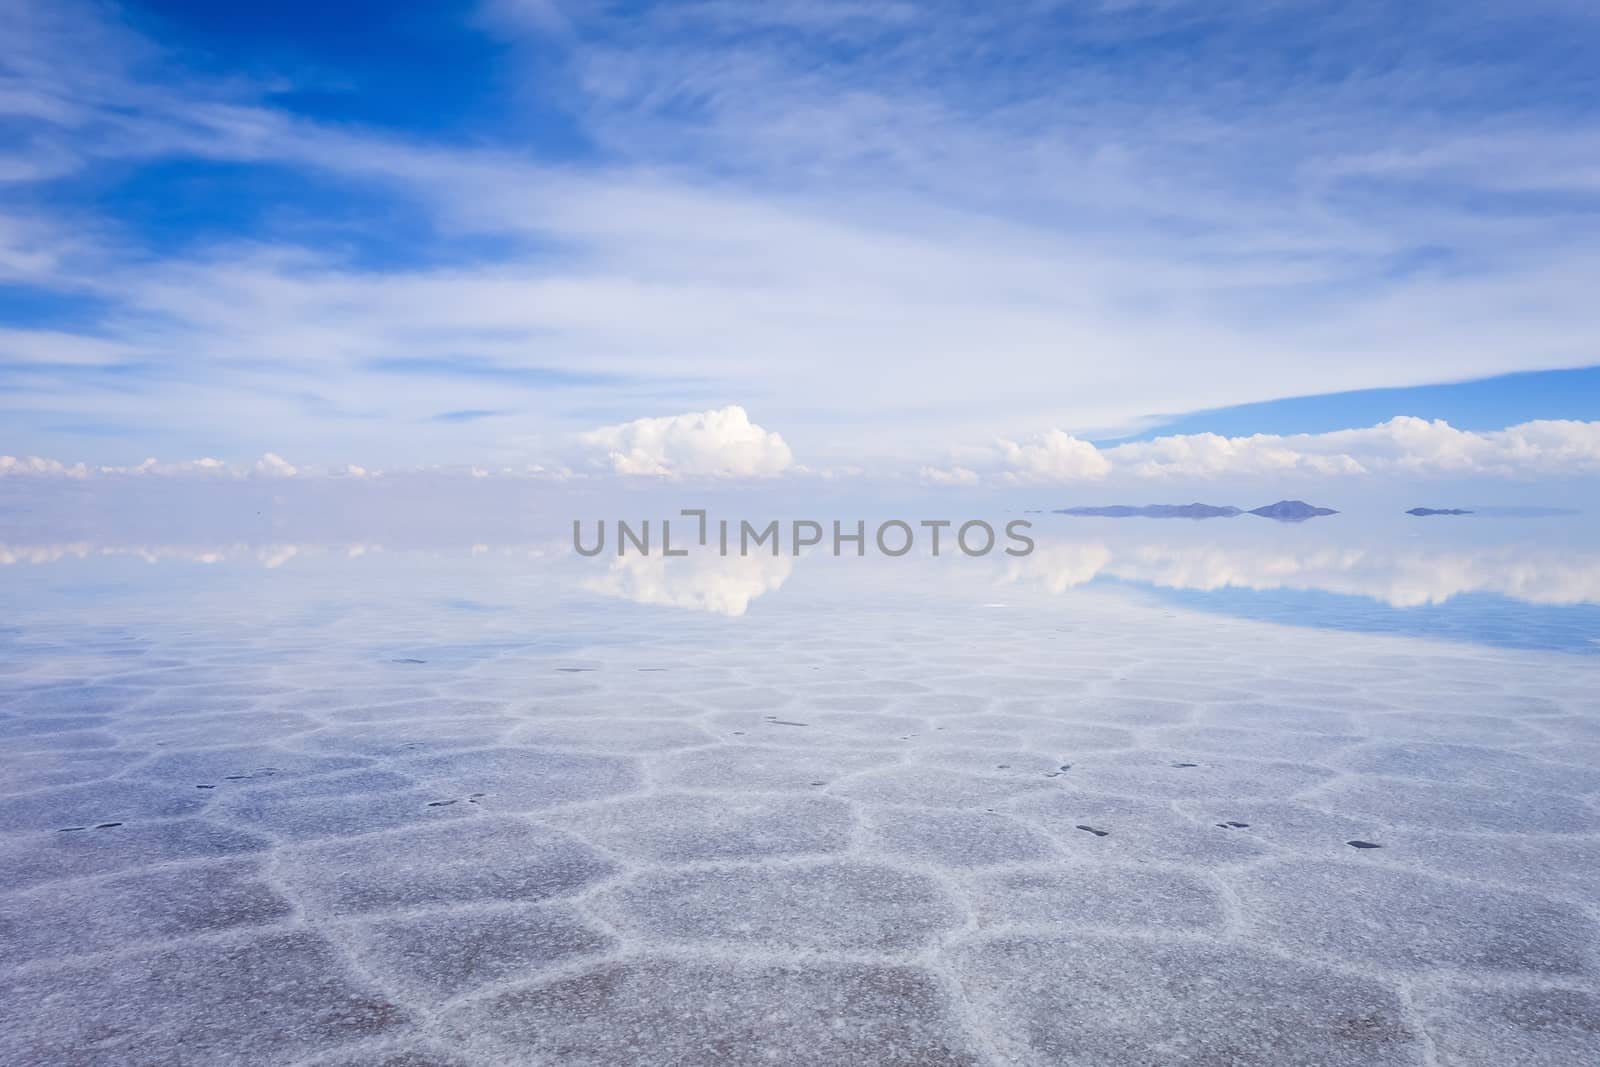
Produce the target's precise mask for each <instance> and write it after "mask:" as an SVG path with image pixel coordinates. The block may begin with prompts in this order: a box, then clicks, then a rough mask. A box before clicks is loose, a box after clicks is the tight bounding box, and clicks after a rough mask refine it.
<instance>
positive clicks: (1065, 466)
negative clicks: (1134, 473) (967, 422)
mask: <svg viewBox="0 0 1600 1067" xmlns="http://www.w3.org/2000/svg"><path fill="white" fill-rule="evenodd" d="M1000 451H1001V454H1002V455H1003V456H1004V457H1005V464H1006V467H1007V470H1006V473H1005V477H1006V478H1007V480H1009V481H1013V482H1018V483H1023V484H1048V483H1056V482H1078V481H1096V480H1098V479H1101V478H1104V477H1105V476H1106V475H1107V474H1108V473H1109V472H1110V469H1111V465H1110V464H1109V463H1107V462H1106V458H1105V456H1103V455H1101V453H1100V450H1099V449H1097V448H1095V447H1094V445H1092V444H1090V443H1089V442H1088V441H1080V440H1078V439H1077V438H1076V437H1073V436H1072V435H1071V434H1068V433H1063V432H1062V431H1060V430H1050V431H1047V432H1046V433H1042V434H1040V435H1039V436H1038V437H1036V438H1034V439H1033V440H1032V441H1029V442H1027V443H1024V444H1018V443H1016V442H1015V441H1001V442H1000Z"/></svg>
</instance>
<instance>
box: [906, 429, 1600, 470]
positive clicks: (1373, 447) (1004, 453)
mask: <svg viewBox="0 0 1600 1067" xmlns="http://www.w3.org/2000/svg"><path fill="white" fill-rule="evenodd" d="M930 469H931V468H924V480H931V479H929V478H927V471H928V470H930ZM984 473H985V474H986V475H987V476H988V477H991V478H993V479H995V480H998V481H1000V482H1002V483H1005V484H1023V485H1043V484H1057V485H1063V484H1072V483H1081V482H1104V481H1107V480H1118V481H1124V480H1146V481H1149V480H1165V481H1176V480H1188V481H1197V480H1209V479H1214V478H1220V477H1246V478H1249V477H1281V476H1289V475H1294V476H1304V477H1310V478H1331V477H1340V476H1347V475H1372V476H1397V475H1411V476H1418V477H1446V476H1461V477H1484V476H1491V477H1513V478H1534V477H1545V476H1555V477H1563V476H1581V475H1590V474H1600V422H1576V421H1558V420H1545V421H1539V422H1528V423H1523V424H1521V425H1518V426H1512V427H1509V428H1507V429H1504V430H1493V431H1472V430H1459V429H1457V428H1455V427H1454V426H1451V425H1450V424H1449V423H1447V422H1445V421H1443V420H1442V419H1434V420H1431V421H1430V420H1428V419H1419V418H1414V417H1411V416H1400V417H1397V418H1393V419H1390V420H1389V421H1387V422H1383V423H1379V424H1378V425H1376V426H1367V427H1362V428H1358V429H1349V430H1336V431H1333V432H1331V433H1321V434H1293V435H1277V434H1253V435H1250V436H1245V437H1223V436H1221V435H1220V434H1214V433H1199V434H1172V435H1168V436H1165V437H1156V438H1153V439H1151V440H1149V441H1137V442H1132V443H1129V444H1122V445H1113V446H1111V447H1107V448H1096V447H1095V446H1094V445H1092V444H1090V443H1089V442H1087V441H1081V440H1079V439H1077V438H1075V437H1072V436H1071V435H1069V434H1066V433H1063V432H1061V431H1059V430H1056V431H1051V432H1049V433H1046V434H1041V435H1039V436H1037V437H1035V438H1032V439H1030V440H1029V441H1027V442H1025V443H1023V444H1017V443H1014V442H1010V441H1001V442H1000V444H999V450H998V453H997V454H996V455H995V456H994V458H993V461H992V462H991V464H990V465H989V466H988V468H987V470H986V471H985V472H984ZM962 484H971V482H964V483H962Z"/></svg>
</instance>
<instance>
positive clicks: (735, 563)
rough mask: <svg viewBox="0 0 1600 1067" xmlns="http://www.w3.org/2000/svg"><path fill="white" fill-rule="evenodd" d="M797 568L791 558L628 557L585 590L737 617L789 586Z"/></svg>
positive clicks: (586, 583)
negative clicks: (756, 601)
mask: <svg viewBox="0 0 1600 1067" xmlns="http://www.w3.org/2000/svg"><path fill="white" fill-rule="evenodd" d="M793 567H794V564H793V563H792V561H791V560H790V559H789V557H787V556H695V557H692V558H674V559H666V558H664V557H662V556H626V557H624V558H622V559H618V560H614V561H612V563H611V566H610V568H609V569H608V570H607V571H606V572H605V573H604V574H602V575H597V576H595V577H592V578H586V579H584V580H583V582H582V585H583V587H584V588H585V589H588V590H589V591H590V592H594V593H603V594H605V595H606V596H615V597H621V598H623V599H624V600H631V601H633V602H634V603H636V604H658V605H665V606H668V607H675V608H687V609H689V610H691V611H708V612H711V613H713V614H716V615H728V616H739V615H743V614H744V613H745V611H746V610H748V609H749V607H750V601H752V600H754V599H755V598H756V597H758V596H760V595H762V594H763V593H769V592H772V591H774V590H776V589H778V588H779V587H780V586H782V585H783V583H784V582H786V581H788V579H789V573H790V571H791V570H793Z"/></svg>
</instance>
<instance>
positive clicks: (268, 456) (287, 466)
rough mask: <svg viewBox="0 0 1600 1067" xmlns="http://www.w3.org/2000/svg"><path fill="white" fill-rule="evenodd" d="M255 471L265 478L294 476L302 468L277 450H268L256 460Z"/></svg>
mask: <svg viewBox="0 0 1600 1067" xmlns="http://www.w3.org/2000/svg"><path fill="white" fill-rule="evenodd" d="M255 472H256V473H257V474H259V475H260V476H262V477H263V478H293V477H294V476H295V475H296V474H299V473H300V468H298V467H296V466H295V465H294V464H293V463H290V462H289V461H288V460H286V459H284V458H283V457H282V456H280V455H278V454H277V453H276V452H267V453H265V454H264V455H262V457H261V458H260V459H258V460H256V465H255Z"/></svg>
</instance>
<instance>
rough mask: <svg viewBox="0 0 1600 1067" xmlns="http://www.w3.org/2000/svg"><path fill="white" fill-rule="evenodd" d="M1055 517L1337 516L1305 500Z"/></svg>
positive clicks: (1101, 510) (1117, 509) (1072, 511)
mask: <svg viewBox="0 0 1600 1067" xmlns="http://www.w3.org/2000/svg"><path fill="white" fill-rule="evenodd" d="M1055 514H1057V515H1085V516H1096V517H1099V518H1106V519H1131V518H1140V519H1231V518H1233V517H1234V516H1235V515H1245V514H1250V515H1260V516H1261V517H1262V518H1264V519H1276V520H1277V521H1279V522H1304V521H1305V520H1306V519H1310V518H1314V517H1316V516H1318V515H1337V514H1338V512H1337V511H1334V510H1333V509H1332V508H1319V507H1314V506H1312V505H1311V504H1307V503H1306V502H1305V501H1304V500H1280V501H1278V502H1277V503H1276V504H1267V505H1265V506H1264V507H1259V508H1251V509H1250V510H1249V512H1245V511H1243V510H1241V509H1239V508H1236V507H1231V506H1229V505H1226V504H1145V505H1143V506H1140V507H1135V506H1133V505H1131V504H1110V505H1107V506H1105V507H1094V508H1058V509H1056V512H1055Z"/></svg>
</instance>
